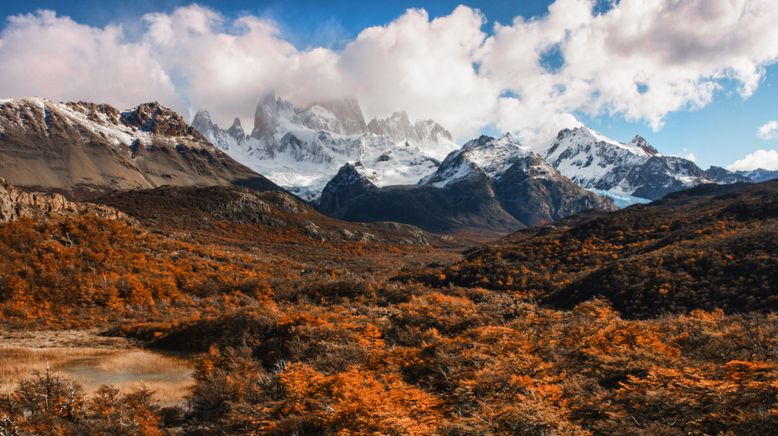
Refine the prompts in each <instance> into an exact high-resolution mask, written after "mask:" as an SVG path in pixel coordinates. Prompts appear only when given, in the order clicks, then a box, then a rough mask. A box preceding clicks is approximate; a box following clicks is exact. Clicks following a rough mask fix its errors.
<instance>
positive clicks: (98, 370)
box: [0, 332, 193, 405]
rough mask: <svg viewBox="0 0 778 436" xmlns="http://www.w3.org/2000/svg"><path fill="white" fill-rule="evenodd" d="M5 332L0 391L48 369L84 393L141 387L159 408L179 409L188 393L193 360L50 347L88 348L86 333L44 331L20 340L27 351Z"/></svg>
mask: <svg viewBox="0 0 778 436" xmlns="http://www.w3.org/2000/svg"><path fill="white" fill-rule="evenodd" d="M4 333H5V334H2V335H0V392H9V391H12V390H13V389H15V388H16V386H17V385H18V384H19V382H20V381H21V380H23V379H25V378H28V377H30V376H31V375H33V373H35V372H36V371H44V370H46V368H47V367H49V368H51V369H52V370H53V371H55V372H57V373H59V374H61V375H63V376H65V377H69V378H72V379H74V380H76V381H78V382H79V383H80V384H81V385H82V386H83V387H84V390H85V391H86V392H87V393H91V392H94V391H95V390H96V389H97V388H98V387H100V386H101V385H104V384H110V385H113V386H115V387H117V388H119V389H121V390H122V392H128V391H131V390H133V389H137V388H139V387H141V386H145V387H146V388H148V389H151V390H153V391H155V392H156V397H157V399H158V400H159V401H160V403H162V404H163V405H174V404H181V403H182V402H183V400H184V397H185V396H186V395H187V394H188V393H189V392H190V391H191V387H192V384H193V382H192V366H191V361H190V360H189V359H186V358H183V357H179V356H172V355H165V354H160V353H155V352H151V351H146V350H142V349H138V348H128V344H127V343H121V342H118V343H110V342H109V343H108V344H106V343H104V342H95V341H94V340H93V341H92V344H94V345H95V346H64V347H63V346H50V345H59V344H61V343H63V342H65V343H68V344H69V343H72V341H70V340H66V341H62V339H63V338H65V339H73V338H74V337H75V338H78V343H79V344H86V343H89V341H88V339H89V336H90V334H89V333H88V332H70V334H67V335H65V336H62V335H59V336H58V337H57V338H54V339H52V336H51V335H50V334H48V333H47V332H28V333H27V334H26V335H25V337H24V339H25V341H24V342H26V344H27V346H24V345H23V343H22V341H19V340H13V339H9V335H8V334H7V333H8V332H4ZM32 333H40V335H39V336H38V335H32V336H31V335H30V334H32ZM17 339H18V338H17ZM93 339H94V338H93ZM125 342H126V341H125Z"/></svg>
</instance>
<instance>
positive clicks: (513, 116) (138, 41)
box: [0, 0, 778, 144]
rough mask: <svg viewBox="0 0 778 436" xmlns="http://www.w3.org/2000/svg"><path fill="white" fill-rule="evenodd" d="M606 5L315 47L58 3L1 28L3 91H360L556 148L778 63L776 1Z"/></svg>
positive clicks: (229, 109) (237, 27) (245, 101)
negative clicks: (573, 135)
mask: <svg viewBox="0 0 778 436" xmlns="http://www.w3.org/2000/svg"><path fill="white" fill-rule="evenodd" d="M593 6H594V2H593V0H557V1H555V2H554V3H552V4H551V5H550V6H549V9H548V12H547V13H546V14H545V15H543V16H542V17H539V18H533V19H526V18H523V17H516V18H515V19H514V20H513V21H512V22H511V23H508V24H491V23H489V22H488V17H484V16H483V15H482V14H481V13H480V12H479V11H477V10H475V9H472V8H469V7H466V6H459V7H457V8H456V9H455V10H453V11H452V12H451V13H450V14H448V15H446V16H442V17H437V18H431V17H430V16H429V15H428V14H427V12H426V11H424V10H422V9H410V10H408V11H406V12H405V13H404V14H403V15H401V16H400V17H398V18H397V19H395V20H393V21H391V22H389V23H387V24H385V25H381V26H375V27H370V28H367V29H364V30H363V31H361V32H360V33H359V34H358V36H357V37H356V38H355V39H354V40H353V41H350V42H348V43H346V44H345V45H344V46H343V48H342V49H341V50H338V51H335V50H331V49H328V48H323V47H318V48H312V49H306V50H300V49H297V48H296V47H295V46H294V45H292V44H291V43H289V42H288V41H286V40H285V39H284V38H283V37H282V36H281V34H280V33H279V30H278V26H277V25H276V23H274V22H273V21H271V20H268V19H265V18H261V17H255V16H250V15H247V16H243V17H240V18H237V19H226V18H225V17H223V16H222V15H220V14H219V13H218V12H216V11H214V10H211V9H208V8H205V7H201V6H197V5H193V6H186V7H180V8H177V9H175V10H173V11H172V12H170V13H155V14H149V15H146V16H145V17H144V18H143V22H144V27H143V29H142V32H141V34H140V36H138V37H135V38H132V39H129V38H128V37H127V36H126V35H125V32H124V30H123V28H122V27H121V26H106V27H103V28H97V27H90V26H85V25H82V24H79V23H76V22H74V21H72V20H70V19H69V18H66V17H57V16H56V15H55V14H54V13H53V12H49V11H42V12H38V13H36V14H32V15H20V16H14V17H11V18H9V22H8V25H7V26H6V28H5V29H4V30H3V32H2V33H0V56H1V57H2V59H3V62H2V63H1V64H0V94H3V95H5V96H15V95H28V94H34V95H41V96H44V97H48V98H52V99H89V100H99V101H107V102H109V103H114V104H117V105H119V106H130V105H134V104H136V103H137V102H139V101H144V100H150V99H157V100H160V101H162V102H163V103H166V104H168V105H170V106H172V107H174V108H175V109H177V110H179V111H182V112H184V113H187V111H189V115H190V116H191V115H192V111H194V110H197V109H201V108H204V109H208V110H210V111H211V113H212V115H213V116H214V117H215V118H216V120H217V121H218V122H220V123H222V124H225V123H228V122H230V121H231V119H232V117H234V116H235V115H239V116H241V118H242V119H243V121H244V122H249V125H250V121H251V119H252V116H253V110H254V106H255V104H256V101H257V100H258V98H259V97H260V96H261V95H262V94H263V93H265V92H268V91H275V92H276V93H278V94H279V95H283V96H285V97H287V98H289V99H291V100H292V101H293V102H294V103H296V104H298V105H305V104H309V103H311V102H315V101H317V100H323V99H331V98H340V97H346V96H353V97H357V98H358V99H359V100H360V102H361V103H362V104H363V106H364V108H365V112H366V114H367V115H368V116H386V115H388V114H389V113H390V112H392V111H396V110H403V109H404V110H407V111H408V112H409V114H410V115H411V116H412V117H413V118H422V117H424V118H426V117H430V118H433V119H436V120H438V121H439V122H441V123H442V124H444V125H446V126H447V127H449V128H450V129H451V130H452V131H453V133H454V134H455V135H456V136H458V137H459V138H460V139H466V138H467V137H468V136H470V135H473V134H476V133H477V132H478V131H479V130H480V129H482V128H484V127H486V126H495V127H497V128H498V129H500V130H508V131H512V132H513V133H516V134H518V135H519V137H520V138H521V139H522V140H523V141H525V142H526V143H529V144H543V143H544V142H546V141H548V139H550V138H551V137H553V135H554V134H555V133H556V131H558V129H559V128H562V127H569V126H575V125H578V124H580V123H579V122H578V120H577V117H576V114H581V113H585V114H589V115H601V114H606V115H620V116H623V117H625V118H626V119H628V120H644V121H647V122H648V123H650V125H651V126H652V127H653V128H654V129H659V128H661V127H662V124H663V120H664V118H665V116H666V115H667V114H668V113H670V112H673V111H678V110H693V109H696V108H700V107H703V106H705V105H706V104H708V103H710V102H711V101H712V99H713V98H715V96H716V93H717V92H718V91H719V90H720V89H721V88H722V86H723V85H722V82H723V81H725V80H727V81H730V82H734V83H736V84H737V92H739V93H740V95H742V96H743V97H744V98H747V97H748V96H750V95H751V94H752V93H753V92H754V90H755V89H756V88H757V87H758V85H759V83H760V80H761V79H762V77H763V76H764V69H765V66H767V65H770V64H772V63H774V62H776V60H777V59H778V44H775V41H776V40H778V26H774V25H773V23H775V22H776V21H778V2H774V1H772V0H749V1H747V0H689V1H684V2H679V1H675V0H622V1H620V2H618V3H615V4H614V5H613V7H612V8H610V9H609V10H607V11H606V12H598V13H595V12H594V11H593ZM679 23H683V25H679ZM549 60H552V61H554V62H550V61H549ZM549 65H553V67H550V66H549ZM247 127H248V126H247Z"/></svg>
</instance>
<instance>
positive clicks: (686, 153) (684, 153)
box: [680, 148, 697, 162]
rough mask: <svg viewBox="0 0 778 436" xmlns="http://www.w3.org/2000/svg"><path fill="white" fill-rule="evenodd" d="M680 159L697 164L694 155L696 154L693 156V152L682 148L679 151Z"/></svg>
mask: <svg viewBox="0 0 778 436" xmlns="http://www.w3.org/2000/svg"><path fill="white" fill-rule="evenodd" d="M680 157H682V158H684V159H687V160H690V161H692V162H697V155H696V154H694V153H693V152H691V151H689V150H688V149H686V148H684V149H683V150H681V154H680Z"/></svg>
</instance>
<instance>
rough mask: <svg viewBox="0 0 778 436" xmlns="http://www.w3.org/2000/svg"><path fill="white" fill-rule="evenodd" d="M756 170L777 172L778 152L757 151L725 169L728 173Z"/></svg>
mask: <svg viewBox="0 0 778 436" xmlns="http://www.w3.org/2000/svg"><path fill="white" fill-rule="evenodd" d="M758 168H762V169H765V170H778V151H776V150H765V149H759V150H756V151H754V152H753V153H749V154H747V155H746V157H744V158H743V159H740V160H738V161H735V163H733V164H732V165H730V166H728V167H727V169H728V170H730V171H748V170H755V169H758Z"/></svg>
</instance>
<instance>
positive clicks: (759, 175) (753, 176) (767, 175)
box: [737, 168, 778, 183]
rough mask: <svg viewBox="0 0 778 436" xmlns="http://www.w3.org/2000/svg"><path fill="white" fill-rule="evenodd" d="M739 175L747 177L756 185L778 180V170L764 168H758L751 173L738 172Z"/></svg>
mask: <svg viewBox="0 0 778 436" xmlns="http://www.w3.org/2000/svg"><path fill="white" fill-rule="evenodd" d="M737 174H738V175H739V176H743V177H746V178H748V179H749V180H751V181H752V182H755V183H759V182H766V181H768V180H773V179H778V170H766V169H764V168H758V169H755V170H750V171H738V172H737Z"/></svg>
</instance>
